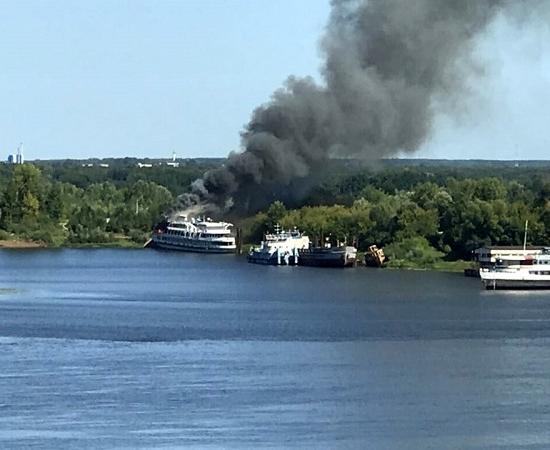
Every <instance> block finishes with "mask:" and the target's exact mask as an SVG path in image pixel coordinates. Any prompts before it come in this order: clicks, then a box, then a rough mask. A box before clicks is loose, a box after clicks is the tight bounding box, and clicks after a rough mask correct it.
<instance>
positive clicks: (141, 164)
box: [137, 162, 153, 169]
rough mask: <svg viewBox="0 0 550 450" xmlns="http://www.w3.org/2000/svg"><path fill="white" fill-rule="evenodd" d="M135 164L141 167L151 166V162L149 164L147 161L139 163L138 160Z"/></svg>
mask: <svg viewBox="0 0 550 450" xmlns="http://www.w3.org/2000/svg"><path fill="white" fill-rule="evenodd" d="M137 166H138V167H139V168H140V169H141V168H143V167H153V164H149V163H140V162H138V163H137Z"/></svg>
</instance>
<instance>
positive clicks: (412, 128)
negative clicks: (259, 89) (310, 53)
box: [180, 0, 532, 212]
mask: <svg viewBox="0 0 550 450" xmlns="http://www.w3.org/2000/svg"><path fill="white" fill-rule="evenodd" d="M512 3H513V2H508V1H506V0H414V1H411V0H333V1H332V3H331V5H332V11H331V15H330V19H329V22H328V25H327V28H326V33H325V36H324V38H323V39H322V42H321V46H322V51H323V54H324V56H325V63H324V67H323V70H322V75H323V79H324V84H322V85H319V84H316V83H315V82H314V81H313V80H312V79H310V78H295V77H290V78H289V79H288V80H287V81H286V83H285V85H284V86H283V87H282V88H281V89H279V90H278V91H276V92H275V93H274V94H273V96H272V98H271V99H270V101H269V102H267V103H266V104H264V105H261V106H259V107H258V108H257V109H256V110H255V111H254V112H253V114H252V118H251V120H250V122H249V123H248V125H246V127H245V129H244V131H243V132H242V148H243V151H242V152H240V153H232V154H230V155H229V158H228V160H227V162H226V163H225V165H224V166H223V167H221V168H218V169H215V170H211V171H209V172H207V173H206V174H205V175H204V177H203V178H202V179H200V180H197V181H196V182H195V183H194V185H193V186H194V187H193V193H192V194H186V195H184V196H182V197H180V202H181V205H180V206H181V207H183V208H187V207H190V206H198V208H206V209H217V211H226V210H228V209H230V208H232V209H233V210H237V211H241V212H247V211H253V210H257V209H259V208H261V207H263V206H265V205H266V204H268V203H269V202H271V201H272V200H273V199H275V198H283V199H288V198H292V197H295V196H298V195H302V194H303V192H304V190H305V188H307V186H308V185H309V183H310V182H311V180H312V179H314V177H313V175H314V174H315V173H316V172H317V171H318V170H319V169H320V168H322V167H323V164H324V163H325V162H326V161H327V160H328V159H329V158H331V157H361V158H365V159H378V158H381V157H388V156H391V155H395V154H396V153H398V152H402V151H406V152H414V151H415V150H417V149H418V148H419V146H420V145H421V144H422V143H423V142H425V140H426V139H427V137H429V135H430V132H431V129H432V123H433V120H434V114H435V111H434V102H435V101H436V100H437V99H445V98H453V99H456V98H459V97H460V95H461V93H462V92H463V90H464V88H465V86H466V84H467V79H468V77H469V76H470V75H471V72H472V68H474V67H475V64H474V63H473V61H472V57H471V54H472V50H473V49H474V47H475V43H476V40H477V39H478V37H479V35H480V34H481V33H482V32H483V31H484V30H485V29H486V27H487V25H488V24H489V23H491V22H492V20H493V19H494V18H495V17H496V16H497V15H498V14H500V13H504V12H506V11H508V10H509V9H511V8H509V7H510V6H511V5H512ZM527 4H530V5H531V6H532V3H530V2H525V5H524V8H527V6H528V5H527ZM517 6H518V3H517V2H516V3H515V4H514V9H516V10H517V9H518V7H517ZM519 9H522V8H521V7H520V8H519Z"/></svg>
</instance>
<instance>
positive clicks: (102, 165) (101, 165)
mask: <svg viewBox="0 0 550 450" xmlns="http://www.w3.org/2000/svg"><path fill="white" fill-rule="evenodd" d="M99 167H109V164H105V163H101V164H100V165H99Z"/></svg>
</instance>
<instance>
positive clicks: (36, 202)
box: [0, 160, 550, 262]
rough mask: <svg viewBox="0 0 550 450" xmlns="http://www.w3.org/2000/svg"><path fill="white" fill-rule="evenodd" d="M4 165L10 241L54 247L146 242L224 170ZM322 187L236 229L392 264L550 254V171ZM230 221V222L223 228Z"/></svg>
mask: <svg viewBox="0 0 550 450" xmlns="http://www.w3.org/2000/svg"><path fill="white" fill-rule="evenodd" d="M92 163H93V164H94V165H93V166H91V167H87V166H85V167H83V166H82V162H80V161H61V162H51V161H46V162H38V163H36V164H24V165H6V164H0V239H10V238H24V239H30V240H35V241H41V242H44V243H46V244H50V245H56V246H58V245H65V244H82V243H113V242H115V241H116V242H118V243H120V242H135V243H143V242H145V240H146V239H147V238H148V237H149V234H150V231H151V228H152V227H153V225H154V224H155V223H156V222H157V221H158V220H159V218H160V217H161V216H162V214H163V212H165V211H166V210H167V209H169V208H170V207H171V206H172V205H173V203H174V201H175V198H176V197H177V195H179V194H180V193H182V192H185V191H187V190H189V188H190V183H191V182H192V181H193V180H195V179H196V178H197V177H199V176H200V175H202V173H203V172H204V171H205V170H207V169H209V168H212V167H215V166H217V165H219V164H221V163H222V160H186V161H185V163H184V164H181V165H180V167H168V166H166V165H165V164H163V165H158V164H156V165H154V166H153V167H147V168H139V167H137V166H136V161H135V160H112V161H108V162H105V160H103V161H102V163H104V164H108V167H101V166H99V164H96V162H92ZM316 175H317V176H318V178H319V179H323V180H324V181H323V182H322V183H320V184H319V185H318V186H317V187H316V188H315V189H313V190H312V191H310V193H309V195H308V196H307V197H306V198H303V199H301V200H295V203H293V204H287V205H286V207H285V205H283V204H282V203H280V202H275V203H274V204H272V205H271V206H270V207H269V208H266V210H265V211H262V212H259V213H258V214H256V215H255V216H253V217H249V218H234V217H233V220H236V223H238V224H239V225H240V226H242V227H243V231H244V238H245V240H246V241H247V242H258V241H259V240H261V238H262V235H263V233H265V232H266V231H268V230H272V229H273V227H274V225H275V224H276V223H280V224H281V225H282V226H284V227H287V228H290V227H294V226H296V227H298V228H300V229H301V230H303V231H305V232H307V233H308V234H309V235H310V237H311V238H313V239H314V240H317V241H318V242H320V241H322V240H324V239H325V238H327V237H328V238H329V239H331V240H333V241H334V242H336V241H346V242H348V243H355V244H356V245H358V247H359V248H360V249H361V250H365V249H366V248H367V247H368V246H369V245H370V244H377V245H379V246H384V247H385V249H386V253H387V254H389V255H390V256H393V259H394V261H401V260H403V261H405V260H411V259H414V260H417V261H428V262H429V261H435V260H438V259H440V258H447V259H459V258H462V259H468V258H469V257H470V255H471V251H472V250H473V249H475V248H477V247H479V246H481V245H485V244H493V245H495V244H502V245H514V244H515V245H520V244H522V242H523V231H524V225H525V221H526V220H528V221H529V234H528V243H530V244H541V245H550V162H538V163H537V162H532V163H530V164H529V165H528V166H521V167H516V166H515V165H514V164H513V163H507V162H502V163H499V162H491V163H486V162H461V163H451V162H448V161H447V162H443V163H441V164H439V165H438V164H437V163H436V162H433V161H430V162H427V163H421V162H420V163H419V162H417V161H415V162H411V163H410V164H408V165H407V164H406V163H405V162H403V161H398V162H396V161H387V162H382V163H379V164H378V166H377V167H375V168H373V167H372V166H370V167H365V166H361V165H360V164H357V163H356V162H350V161H341V160H340V161H333V162H331V163H330V164H327V167H326V168H325V172H324V173H322V174H316ZM220 219H223V218H220Z"/></svg>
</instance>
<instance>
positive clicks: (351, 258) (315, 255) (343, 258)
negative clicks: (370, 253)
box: [298, 247, 357, 268]
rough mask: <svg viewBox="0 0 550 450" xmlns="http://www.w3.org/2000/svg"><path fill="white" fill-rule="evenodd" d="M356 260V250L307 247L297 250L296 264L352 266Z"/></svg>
mask: <svg viewBox="0 0 550 450" xmlns="http://www.w3.org/2000/svg"><path fill="white" fill-rule="evenodd" d="M356 261H357V250H355V249H354V248H352V247H350V248H349V250H347V249H344V248H342V247H340V248H334V249H326V248H321V249H307V250H300V251H299V258H298V264H299V265H301V266H312V267H340V268H342V267H353V266H355V263H356Z"/></svg>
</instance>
